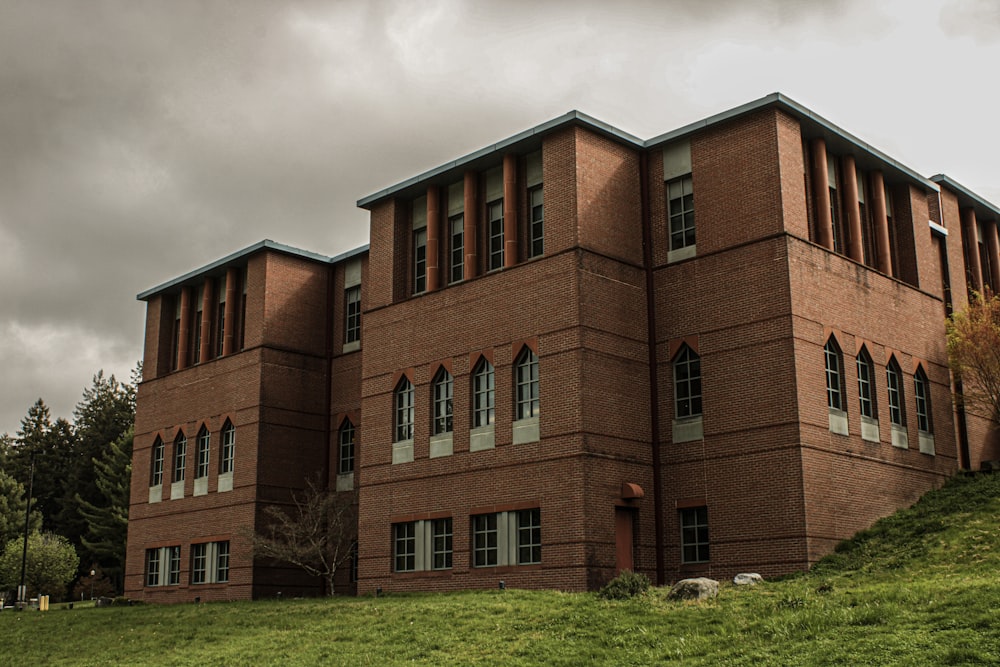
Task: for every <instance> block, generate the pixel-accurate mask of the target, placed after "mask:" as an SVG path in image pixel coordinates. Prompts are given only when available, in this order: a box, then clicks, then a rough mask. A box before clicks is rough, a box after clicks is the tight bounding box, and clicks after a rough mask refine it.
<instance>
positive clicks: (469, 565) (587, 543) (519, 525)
mask: <svg viewBox="0 0 1000 667" xmlns="http://www.w3.org/2000/svg"><path fill="white" fill-rule="evenodd" d="M501 147H502V148H501ZM824 180H825V181H826V183H827V187H825V188H824V187H823V184H824ZM539 188H541V189H540V190H539ZM542 202H543V203H542ZM359 205H360V206H362V207H364V208H366V209H368V210H369V211H370V212H371V218H370V220H371V222H370V224H371V234H370V238H371V244H370V246H369V247H367V248H362V249H359V250H358V251H355V252H354V253H348V255H345V256H341V257H336V258H325V257H320V256H317V255H312V254H310V253H306V252H303V251H298V250H294V249H291V248H287V247H284V246H279V245H277V244H273V243H271V242H263V243H261V244H258V245H256V246H253V247H251V248H248V249H247V250H245V251H242V252H240V253H236V254H235V255H232V256H230V257H228V258H225V259H223V260H220V261H219V262H216V263H215V264H213V265H210V266H208V267H204V268H203V269H200V270H198V271H196V272H194V273H192V274H189V275H188V276H184V277H182V278H178V279H177V280H174V281H172V282H170V283H167V284H166V285H163V286H161V287H158V288H155V289H153V290H150V291H148V292H146V293H143V294H142V295H140V298H141V299H143V300H145V301H146V302H147V304H148V306H147V324H146V352H145V377H144V381H143V382H142V384H141V385H140V388H139V397H138V409H137V419H136V440H135V454H134V462H133V483H132V508H131V515H130V528H129V552H128V567H127V571H126V589H127V591H128V594H129V595H132V596H133V597H143V598H145V599H148V600H151V601H165V602H178V601H185V600H191V599H193V598H194V597H195V596H197V597H200V598H201V599H203V600H206V599H237V598H250V597H261V596H272V595H276V594H277V593H279V592H281V593H283V594H285V595H299V594H304V595H308V594H317V593H319V592H320V585H319V583H318V582H316V581H314V580H311V579H310V578H308V577H306V576H304V575H302V574H300V573H298V572H297V571H295V570H294V569H291V568H286V567H275V566H274V565H273V564H267V563H263V562H256V563H255V562H254V559H253V558H252V555H251V553H250V550H249V548H248V537H249V535H250V534H251V532H252V531H253V530H254V527H255V526H257V525H259V523H260V521H262V519H263V516H264V512H265V510H266V508H267V507H268V506H270V505H279V506H281V505H287V503H288V502H289V499H290V497H291V495H292V494H294V493H296V492H299V491H301V490H302V489H303V487H304V485H305V483H306V480H307V479H308V478H310V477H316V476H318V477H319V478H320V479H321V480H325V483H327V484H329V485H331V486H332V485H335V484H336V485H337V487H338V488H351V487H354V488H357V489H358V492H359V495H358V503H359V521H358V533H357V544H358V547H357V561H356V569H357V579H356V581H354V580H353V576H349V575H353V573H352V572H344V573H343V578H342V581H341V582H340V584H338V586H339V587H340V588H339V590H342V591H348V592H354V591H356V592H358V593H362V594H364V593H371V592H373V591H375V590H377V589H382V590H383V591H403V590H449V589H465V588H493V587H497V586H498V585H500V582H503V583H504V585H506V586H512V587H530V588H558V589H565V590H586V589H594V588H596V587H599V586H601V585H602V584H603V583H605V582H606V581H608V580H609V579H610V578H611V577H613V576H614V575H615V573H616V572H617V571H618V570H619V569H621V568H625V567H628V568H632V569H636V570H638V571H642V572H645V573H647V574H649V575H650V576H651V577H652V578H654V579H655V580H657V581H660V582H667V581H671V580H675V579H678V578H680V577H683V576H688V575H693V574H705V575H709V576H713V577H730V576H732V575H733V574H734V573H736V572H737V571H743V570H754V571H759V572H761V573H762V574H764V575H765V576H772V575H776V574H781V573H785V572H790V571H794V570H799V569H803V568H806V567H808V566H809V565H810V564H811V563H813V562H815V560H817V559H818V558H820V557H822V555H824V554H826V553H829V552H830V551H831V550H832V548H833V546H834V545H835V544H836V542H837V541H839V540H841V539H844V538H846V537H849V536H850V535H851V534H853V533H854V532H856V531H857V530H859V529H861V528H864V527H866V526H868V525H870V524H871V523H872V522H873V521H874V520H875V519H877V518H879V517H881V516H884V515H885V514H888V513H890V512H892V511H894V510H895V509H897V508H899V507H902V506H906V505H908V504H910V503H912V502H913V501H914V500H915V499H916V498H917V497H918V496H919V495H920V494H921V493H923V492H924V491H926V490H928V489H930V488H933V487H935V486H938V485H940V484H941V483H942V482H943V481H944V480H945V479H946V478H947V477H948V476H949V475H951V474H953V473H954V472H955V471H956V470H957V469H959V468H977V467H978V465H979V463H980V462H981V461H983V460H992V459H1000V444H998V443H997V442H996V440H995V436H994V434H993V433H992V431H991V430H990V428H989V425H988V424H987V423H984V422H983V421H982V420H978V419H976V418H975V417H972V416H969V415H965V414H964V413H963V412H962V411H961V410H960V409H958V408H953V404H952V400H951V392H952V389H953V387H952V378H951V376H950V373H949V370H948V366H947V354H946V349H945V326H944V322H945V317H946V314H947V312H950V311H949V310H948V309H949V308H952V307H954V308H961V307H963V306H964V304H966V303H967V290H966V288H967V287H968V286H970V285H971V284H972V283H970V282H968V281H969V280H971V278H967V279H966V280H963V278H966V277H967V276H972V275H973V273H972V272H971V271H969V270H968V269H967V268H966V267H967V264H968V262H969V259H968V258H969V251H968V249H967V248H966V247H965V246H967V245H968V244H969V241H968V240H966V242H965V245H963V237H965V238H966V239H968V237H969V234H968V233H966V234H964V235H963V229H962V224H963V223H962V220H963V216H964V217H965V219H973V220H974V221H975V222H976V224H978V225H981V226H983V227H984V228H985V234H982V232H980V234H981V235H982V236H983V238H984V239H985V242H984V244H983V246H982V247H983V248H984V249H983V250H982V252H983V253H985V254H984V255H983V257H985V262H986V264H987V267H991V266H996V267H1000V258H997V257H992V255H995V254H997V243H996V240H995V239H996V236H995V235H996V231H995V225H996V222H997V219H998V218H1000V210H998V209H996V207H994V206H993V205H992V204H989V203H988V202H985V201H984V200H982V199H981V198H979V197H978V196H976V195H975V194H974V193H971V192H969V191H968V190H966V189H965V188H963V187H961V186H960V185H958V184H956V183H954V182H953V181H951V180H950V179H948V178H947V177H935V178H934V179H931V180H928V179H925V178H923V177H922V176H920V175H918V174H915V173H913V172H911V171H910V170H908V169H907V168H906V167H904V166H901V165H899V164H898V163H896V162H894V161H892V160H890V159H889V158H887V157H885V156H883V155H882V154H881V153H878V152H877V151H875V150H873V149H871V148H870V147H869V146H867V145H866V144H863V143H861V142H859V141H858V140H856V139H854V138H853V137H852V136H851V135H849V134H847V133H846V132H844V131H843V130H840V129H839V128H837V127H835V126H833V125H831V124H829V123H827V122H826V121H824V120H822V119H821V118H819V117H818V116H815V114H813V113H811V112H809V110H807V109H804V108H802V107H800V106H799V105H797V104H796V103H794V102H792V101H790V100H788V99H787V98H784V97H782V96H780V95H773V96H770V97H768V98H764V99H762V100H759V101H757V102H755V103H751V104H749V105H745V106H744V107H741V108H740V109H739V110H736V111H734V112H729V113H726V114H722V115H720V116H717V117H712V118H709V119H706V120H705V121H702V122H701V123H698V124H695V125H693V126H689V127H688V128H683V129H682V130H678V131H675V132H672V133H669V134H666V135H663V136H661V137H658V138H655V139H651V140H649V141H641V140H639V139H636V138H634V137H631V136H629V135H626V134H624V133H621V132H620V131H618V130H615V129H614V128H611V127H609V126H606V125H603V124H601V123H599V122H597V121H594V120H592V119H589V118H587V117H586V116H583V115H581V114H577V113H571V114H568V115H567V116H565V117H563V118H561V119H557V120H556V121H552V122H550V123H547V124H546V125H544V126H540V127H539V128H536V130H534V131H531V132H527V133H524V134H522V135H518V137H515V138H513V139H511V140H509V141H506V142H502V143H501V144H497V146H496V147H494V148H491V149H489V150H484V151H480V152H478V153H475V154H473V155H472V156H469V157H468V158H463V159H461V160H458V161H456V162H454V163H450V164H448V165H446V166H444V167H441V168H439V169H436V170H433V171H431V172H428V173H427V174H424V175H422V176H419V177H417V178H415V179H411V180H410V181H407V182H406V183H404V184H402V185H400V186H397V187H394V188H389V189H388V190H385V191H383V192H380V193H378V194H376V195H372V196H371V197H368V198H365V199H363V200H361V201H360V202H359ZM685 211H687V214H688V217H685ZM425 212H426V215H425ZM692 212H693V213H692ZM500 215H502V216H503V217H504V219H503V220H500V219H499V218H498V216H500ZM692 215H693V218H692V217H691V216H692ZM970 215H971V216H973V217H972V218H969V216H970ZM692 220H693V222H692ZM928 221H930V226H928ZM542 225H543V227H542ZM542 229H544V236H542V237H537V238H536V237H533V233H534V234H537V232H539V231H541V230H542ZM418 232H419V233H418ZM991 234H992V235H993V236H991ZM533 238H534V239H535V240H537V241H543V242H544V249H543V250H542V251H541V252H540V253H539V252H538V248H537V246H532V240H533ZM424 244H425V245H424ZM458 244H464V245H463V246H462V247H459V246H458ZM453 251H454V252H453ZM501 251H502V252H503V253H504V258H503V260H502V261H501V262H497V263H496V264H493V263H492V262H495V261H496V256H497V253H499V252H501ZM975 252H979V248H978V247H977V248H976V249H975ZM976 257H977V258H978V257H979V255H978V254H977V255H976ZM456 258H460V259H456ZM457 261H462V262H463V263H464V264H463V266H462V267H457V265H455V267H457V273H458V275H459V276H461V278H462V279H461V280H457V281H456V280H453V277H454V272H453V271H452V268H455V267H453V262H457ZM991 261H992V262H993V264H990V262H991ZM494 266H495V267H496V268H492V267H494ZM997 270H998V271H1000V268H998V269H997ZM223 276H228V277H227V278H226V279H225V280H221V281H220V277H223ZM235 276H239V280H240V281H241V282H240V283H239V284H238V285H235V287H234V284H233V277H235ZM993 278H994V274H991V273H990V272H989V271H988V270H982V271H981V272H980V278H979V280H981V281H985V282H986V283H987V284H986V287H988V288H990V289H993V288H994V287H1000V285H992V284H990V281H991V280H993ZM357 285H360V290H361V303H362V304H363V306H362V310H363V317H362V328H361V343H360V345H359V344H357V343H350V344H348V343H347V341H346V340H345V335H346V334H345V331H346V328H345V327H346V323H345V319H344V318H345V312H346V308H347V305H346V303H345V300H346V299H347V298H348V296H347V290H348V289H350V288H352V287H354V286H357ZM223 288H226V297H225V306H219V305H218V302H219V299H220V295H221V293H222V292H221V290H223ZM242 293H245V294H246V297H245V304H246V305H245V313H244V312H243V311H241V310H236V305H237V304H234V297H237V296H239V295H241V294H242ZM199 294H205V295H210V298H203V302H204V303H208V301H212V302H213V304H214V306H213V307H214V308H215V310H213V311H211V312H209V308H208V307H205V308H203V309H202V310H201V311H200V312H201V320H200V321H201V323H202V324H201V328H200V332H201V333H200V334H199V329H198V326H197V322H198V318H197V316H196V315H197V313H196V311H195V309H196V308H197V303H199V301H198V295H199ZM235 300H236V301H239V302H240V304H242V301H241V300H240V299H239V298H236V299H235ZM220 308H224V312H219V309H220ZM222 322H224V323H225V324H219V323H222ZM220 326H221V327H226V328H228V330H227V332H226V334H227V335H229V336H231V337H232V342H231V343H230V342H227V343H226V346H225V347H217V346H216V342H215V339H214V338H213V336H216V337H217V336H218V335H219V334H218V332H217V331H215V330H214V329H217V328H219V327H220ZM237 328H238V331H236V329H237ZM177 332H180V333H182V334H183V335H182V336H181V343H180V344H178V343H177V342H176V340H175V339H176V338H177V337H178V334H177ZM199 335H200V336H201V338H197V337H198V336H199ZM196 339H197V342H198V343H199V344H200V347H199V355H198V362H197V363H193V359H195V358H196V357H195V356H194V353H193V345H194V342H195V340H196ZM831 341H832V342H831ZM831 345H832V346H833V347H832V348H831V347H830V346H831ZM830 349H835V350H836V351H837V353H838V354H839V355H840V357H839V362H837V363H836V364H834V366H835V367H834V373H833V375H832V376H831V374H830V372H829V371H830V368H831V367H830V364H831V363H832V362H831V361H830V359H831V358H833V357H831V356H830V353H829V350H830ZM859 358H862V359H863V360H866V361H865V364H866V365H863V364H860V363H858V362H857V361H856V360H857V359H859ZM890 359H891V360H892V363H893V364H896V365H898V367H899V373H898V381H899V386H900V387H901V390H900V392H898V393H897V394H894V395H893V396H894V397H895V396H897V395H898V396H899V397H900V398H901V403H900V404H896V403H893V404H892V406H891V407H892V409H896V408H898V410H896V411H891V407H890V395H889V389H888V381H887V370H886V369H887V367H888V366H890ZM185 360H187V363H185ZM859 374H860V377H859ZM830 377H835V378H838V379H837V380H836V381H835V382H838V383H839V384H836V385H835V386H836V388H837V390H838V392H839V394H838V396H841V397H842V399H843V400H842V401H841V399H840V398H831V395H832V394H831V393H830V387H831V386H832V385H830V384H829V383H830V382H834V380H830V379H829V378H830ZM893 377H895V376H893ZM488 378H489V379H491V381H492V385H489V384H488ZM449 380H450V383H448V381H449ZM488 386H491V387H492V391H488V390H487V389H486V387H488ZM918 391H919V392H920V394H919V397H918V395H917V394H918ZM862 392H867V393H866V394H865V396H866V397H867V398H868V399H869V400H868V401H867V403H866V402H865V401H864V400H861V399H862ZM835 393H836V392H835ZM445 396H447V400H445V398H444V397H445ZM893 400H895V399H894V398H893ZM489 401H492V403H489ZM487 405H490V406H491V407H492V411H489V410H487V409H486V408H485V407H484V406H487ZM446 412H447V418H446V417H445V414H446ZM918 412H919V414H918ZM487 415H488V416H487ZM890 415H892V416H890ZM899 415H905V417H899ZM895 421H902V423H900V424H896V423H894V422H895ZM347 423H349V424H350V425H353V426H354V427H355V428H356V430H357V431H356V432H357V438H356V441H355V447H356V449H355V464H354V468H353V473H352V474H349V475H347V476H346V477H345V475H338V469H337V466H338V455H337V452H338V442H339V434H340V429H341V428H343V426H344V425H345V424H347ZM446 423H447V426H445V424H446ZM227 424H231V425H232V426H233V427H234V429H235V434H236V454H235V458H234V465H233V470H232V473H231V474H229V476H228V478H227V477H226V475H225V474H223V473H222V472H220V470H221V469H220V467H219V457H220V456H221V449H220V447H221V446H222V445H221V443H222V440H223V431H224V429H225V428H226V425H227ZM203 426H204V427H205V429H207V432H208V433H209V435H210V438H211V442H212V450H211V465H210V470H211V472H210V473H209V475H208V479H207V482H204V481H203V482H200V484H201V485H202V486H201V487H198V486H196V484H197V483H198V482H197V480H195V479H194V477H195V475H196V473H195V470H196V468H195V466H196V465H197V461H196V460H195V459H196V448H197V443H196V442H195V441H196V440H197V434H198V433H199V430H200V429H201V428H202V427H203ZM180 432H183V433H184V434H185V436H186V437H187V438H188V441H187V442H188V445H187V447H188V454H187V457H188V461H187V467H188V470H187V474H186V479H185V480H184V482H183V496H182V497H181V498H171V493H170V491H171V487H176V488H178V490H180V487H177V485H175V484H173V483H172V481H171V479H172V477H171V476H172V474H173V472H174V471H173V467H174V466H173V463H174V461H175V454H174V448H175V442H176V441H177V438H178V434H179V433H180ZM158 438H159V442H162V443H163V444H164V447H163V451H164V463H163V480H162V484H161V485H160V487H161V488H160V489H154V488H152V487H153V485H152V482H153V481H155V480H154V478H153V477H152V472H151V470H152V462H151V456H152V454H153V451H154V443H156V442H158V440H157V439H158ZM206 484H207V486H206ZM345 484H346V487H345V486H344V485H345ZM229 487H231V490H229ZM199 488H200V489H201V490H202V491H203V492H202V493H199V492H198V491H199ZM202 543H211V544H219V545H222V544H228V545H229V560H228V574H227V575H221V576H226V578H227V579H228V581H218V582H215V583H212V582H207V583H192V582H193V580H194V579H196V578H197V576H201V575H197V576H196V575H195V573H194V569H195V566H194V562H195V558H194V557H193V555H192V554H193V553H194V549H195V547H194V545H198V544H202ZM174 546H178V547H180V563H181V564H180V573H179V577H178V578H177V581H176V582H173V581H172V580H171V581H167V583H166V584H164V583H163V580H162V577H161V579H160V580H156V581H154V583H156V584H157V585H149V584H150V579H149V572H148V570H149V568H150V567H151V566H150V565H149V563H148V562H147V558H148V554H149V553H150V552H151V551H153V552H155V551H156V550H157V549H161V552H162V553H167V552H163V551H162V548H164V547H168V548H169V547H174ZM218 548H219V549H224V547H218ZM157 553H160V552H157ZM170 553H173V552H170ZM154 555H155V554H154ZM221 563H222V561H221V560H220V561H219V565H218V567H219V568H220V569H219V570H218V571H219V572H222V571H223V570H222V569H221V568H222V564H221ZM349 569H350V568H349ZM215 574H218V572H216V573H215ZM153 579H156V577H153Z"/></svg>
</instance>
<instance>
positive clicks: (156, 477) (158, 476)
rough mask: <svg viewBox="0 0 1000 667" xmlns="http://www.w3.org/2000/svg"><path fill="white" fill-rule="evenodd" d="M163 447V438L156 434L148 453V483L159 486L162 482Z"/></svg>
mask: <svg viewBox="0 0 1000 667" xmlns="http://www.w3.org/2000/svg"><path fill="white" fill-rule="evenodd" d="M164 449H165V447H164V446H163V440H161V439H160V436H156V440H154V441H153V451H152V453H151V454H150V459H151V461H150V463H151V466H150V468H151V469H150V476H149V485H150V486H159V485H160V484H163V453H164Z"/></svg>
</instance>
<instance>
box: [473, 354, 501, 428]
mask: <svg viewBox="0 0 1000 667" xmlns="http://www.w3.org/2000/svg"><path fill="white" fill-rule="evenodd" d="M495 394H496V391H495V388H494V385H493V364H491V363H490V362H489V361H487V360H486V358H485V357H483V358H482V359H480V360H479V363H478V364H476V368H475V370H474V371H473V372H472V425H473V427H475V428H479V427H480V426H488V425H490V424H492V423H493V417H494V414H493V406H494V398H495Z"/></svg>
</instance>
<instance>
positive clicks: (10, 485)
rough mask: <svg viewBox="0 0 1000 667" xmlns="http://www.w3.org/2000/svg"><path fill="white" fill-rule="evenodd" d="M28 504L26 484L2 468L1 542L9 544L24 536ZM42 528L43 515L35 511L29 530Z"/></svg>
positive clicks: (0, 483) (0, 502) (0, 492)
mask: <svg viewBox="0 0 1000 667" xmlns="http://www.w3.org/2000/svg"><path fill="white" fill-rule="evenodd" d="M26 504H27V498H25V491H24V486H22V485H21V483H20V482H18V481H17V480H16V479H14V478H13V477H11V476H10V475H8V474H7V473H6V472H4V471H3V470H2V469H0V544H7V543H8V542H10V541H11V540H13V539H16V538H17V537H23V536H24V510H25V505H26ZM32 505H34V503H32ZM41 529H42V517H41V515H40V514H39V513H38V512H37V511H33V512H32V513H31V518H30V521H29V524H28V530H29V532H38V531H39V530H41Z"/></svg>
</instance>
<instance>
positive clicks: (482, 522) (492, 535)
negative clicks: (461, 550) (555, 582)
mask: <svg viewBox="0 0 1000 667" xmlns="http://www.w3.org/2000/svg"><path fill="white" fill-rule="evenodd" d="M541 517H542V514H541V509H540V508H538V507H532V508H529V509H523V510H510V511H506V512H495V513H489V514H474V515H472V517H470V527H471V531H472V543H471V550H472V558H471V561H472V563H471V564H472V567H474V568H476V569H482V568H490V567H506V566H513V565H539V564H541V562H542V518H541Z"/></svg>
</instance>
